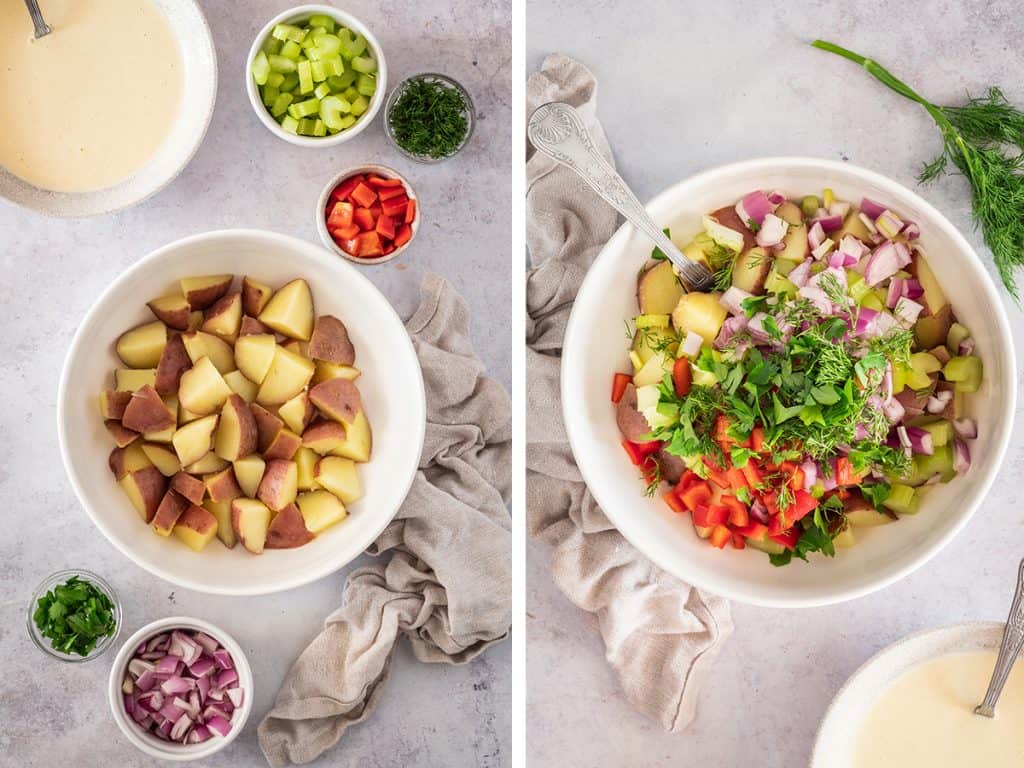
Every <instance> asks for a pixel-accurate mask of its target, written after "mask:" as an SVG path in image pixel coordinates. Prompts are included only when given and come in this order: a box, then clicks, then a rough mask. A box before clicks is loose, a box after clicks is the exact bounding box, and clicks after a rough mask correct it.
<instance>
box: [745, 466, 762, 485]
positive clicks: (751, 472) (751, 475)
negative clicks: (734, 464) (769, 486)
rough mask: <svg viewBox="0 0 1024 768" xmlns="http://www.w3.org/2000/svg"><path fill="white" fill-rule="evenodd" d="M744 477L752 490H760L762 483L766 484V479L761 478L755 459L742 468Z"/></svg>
mask: <svg viewBox="0 0 1024 768" xmlns="http://www.w3.org/2000/svg"><path fill="white" fill-rule="evenodd" d="M742 469H743V476H744V477H745V478H747V482H748V483H749V484H750V487H751V488H759V487H760V486H761V483H763V482H764V478H763V477H762V476H761V470H759V469H758V468H757V465H756V464H754V460H753V459H747V463H746V464H745V465H744V466H743V467H742Z"/></svg>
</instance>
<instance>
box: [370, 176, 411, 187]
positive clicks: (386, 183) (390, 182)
mask: <svg viewBox="0 0 1024 768" xmlns="http://www.w3.org/2000/svg"><path fill="white" fill-rule="evenodd" d="M366 183H367V184H368V185H370V186H371V187H373V188H374V189H392V188H394V187H402V186H403V184H402V180H401V179H385V178H384V177H383V176H377V175H376V174H374V175H371V176H369V177H368V178H367V179H366Z"/></svg>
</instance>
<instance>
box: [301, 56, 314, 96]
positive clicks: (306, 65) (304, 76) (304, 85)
mask: <svg viewBox="0 0 1024 768" xmlns="http://www.w3.org/2000/svg"><path fill="white" fill-rule="evenodd" d="M298 73H299V93H312V92H313V65H312V63H311V62H308V61H300V62H299V66H298Z"/></svg>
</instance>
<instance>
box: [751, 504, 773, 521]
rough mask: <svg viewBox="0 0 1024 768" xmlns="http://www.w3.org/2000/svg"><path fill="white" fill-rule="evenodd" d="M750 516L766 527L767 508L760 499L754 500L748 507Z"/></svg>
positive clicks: (767, 519)
mask: <svg viewBox="0 0 1024 768" xmlns="http://www.w3.org/2000/svg"><path fill="white" fill-rule="evenodd" d="M750 516H751V517H752V518H754V519H755V520H757V522H759V523H761V524H762V525H768V521H769V516H768V508H767V507H766V506H765V505H764V504H762V503H761V500H760V499H754V502H753V503H752V504H751V505H750Z"/></svg>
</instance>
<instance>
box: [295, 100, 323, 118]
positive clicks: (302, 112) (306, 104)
mask: <svg viewBox="0 0 1024 768" xmlns="http://www.w3.org/2000/svg"><path fill="white" fill-rule="evenodd" d="M319 111H320V99H306V100H305V101H298V102H296V103H294V104H292V105H291V106H290V107H288V114H289V115H291V116H292V117H294V118H295V119H296V120H301V119H302V118H304V117H309V116H310V115H315V114H317V113H318V112H319Z"/></svg>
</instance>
